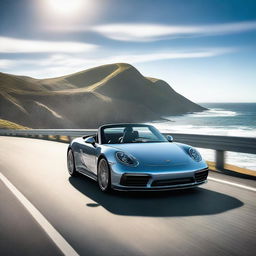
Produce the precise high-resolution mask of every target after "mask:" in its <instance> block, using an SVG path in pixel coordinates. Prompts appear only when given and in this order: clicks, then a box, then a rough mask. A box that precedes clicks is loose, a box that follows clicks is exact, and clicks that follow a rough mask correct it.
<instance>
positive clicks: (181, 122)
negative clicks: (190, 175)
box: [152, 103, 256, 171]
mask: <svg viewBox="0 0 256 256" xmlns="http://www.w3.org/2000/svg"><path fill="white" fill-rule="evenodd" d="M200 105H201V106H203V107H206V108H207V109H208V110H206V111H203V112H199V113H190V114H186V115H182V116H167V117H164V118H165V120H163V121H155V122H152V124H153V125H154V126H156V127H157V128H158V129H159V130H160V131H162V132H165V131H168V132H170V133H171V132H174V133H175V132H177V133H193V134H206V135H225V136H241V137H253V138H256V103H200ZM199 151H200V152H201V154H202V156H203V157H204V158H205V159H206V160H209V161H214V151H213V150H208V149H199ZM226 162H227V163H228V164H233V165H236V166H239V167H243V168H247V169H250V170H254V171H256V155H253V154H244V153H236V152H226Z"/></svg>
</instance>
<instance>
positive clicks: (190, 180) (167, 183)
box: [152, 178, 194, 187]
mask: <svg viewBox="0 0 256 256" xmlns="http://www.w3.org/2000/svg"><path fill="white" fill-rule="evenodd" d="M193 182H194V179H193V178H180V179H168V180H155V181H153V182H152V187H156V186H172V185H181V184H188V183H193Z"/></svg>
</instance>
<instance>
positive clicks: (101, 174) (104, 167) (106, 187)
mask: <svg viewBox="0 0 256 256" xmlns="http://www.w3.org/2000/svg"><path fill="white" fill-rule="evenodd" d="M98 184H99V187H100V189H101V191H103V192H110V191H111V174H110V169H109V165H108V162H107V160H106V159H105V158H101V159H100V161H99V164H98Z"/></svg>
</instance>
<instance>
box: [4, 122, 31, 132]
mask: <svg viewBox="0 0 256 256" xmlns="http://www.w3.org/2000/svg"><path fill="white" fill-rule="evenodd" d="M0 129H20V130H26V129H29V128H28V127H26V126H23V125H20V124H16V123H13V122H11V121H7V120H4V119H0Z"/></svg>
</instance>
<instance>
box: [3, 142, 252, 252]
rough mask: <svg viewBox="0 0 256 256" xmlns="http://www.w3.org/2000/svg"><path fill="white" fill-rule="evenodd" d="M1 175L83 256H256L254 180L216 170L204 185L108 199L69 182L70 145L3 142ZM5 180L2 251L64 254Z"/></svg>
mask: <svg viewBox="0 0 256 256" xmlns="http://www.w3.org/2000/svg"><path fill="white" fill-rule="evenodd" d="M0 145H1V146H0V173H1V174H2V175H3V176H4V177H5V178H7V180H8V181H9V182H10V183H11V184H12V185H13V186H14V187H15V188H16V189H17V190H18V191H19V192H20V193H22V195H23V196H24V197H25V198H26V199H27V200H28V201H29V202H30V203H31V204H32V205H33V206H34V207H35V208H36V209H37V210H38V211H39V212H40V213H41V215H42V216H43V217H44V218H45V219H46V220H47V221H48V222H49V223H50V224H51V225H52V227H53V228H54V229H55V230H56V232H58V233H59V234H60V235H61V236H62V238H63V239H64V240H65V241H66V243H67V244H69V245H70V246H71V247H72V248H73V249H74V251H75V252H76V253H77V254H79V255H117V256H122V255H129V256H133V255H152V256H155V255H157V256H161V255H184V256H188V255H190V256H193V255H195V256H198V255H214V256H215V255H243V256H244V255H255V252H256V225H255V224H256V191H253V190H249V189H247V187H250V188H251V187H252V188H253V187H254V188H255V187H256V184H255V183H256V182H255V181H246V180H242V179H238V178H231V177H229V176H226V175H221V174H216V173H212V174H210V177H213V178H215V179H221V180H226V181H230V182H232V184H233V183H239V184H242V185H245V186H246V187H245V188H241V187H237V186H235V185H232V184H223V183H220V182H218V181H216V180H215V181H214V180H209V182H208V183H207V184H206V185H203V186H201V187H200V188H196V189H190V190H182V191H170V192H157V193H152V192H151V193H145V192H144V193H124V192H122V193H121V192H118V193H115V194H112V195H106V194H103V193H102V192H100V191H99V189H98V187H97V184H96V183H95V182H93V181H91V180H89V179H87V178H86V177H83V176H79V177H77V178H72V177H69V175H68V172H67V168H66V150H67V144H64V143H58V142H50V141H44V140H36V139H26V138H14V137H0ZM62 253H63V251H61V249H60V247H58V246H57V245H56V244H55V242H54V241H53V240H52V239H51V237H50V236H49V234H48V233H47V231H45V230H44V229H43V227H42V225H40V224H38V222H37V221H36V220H35V219H34V217H33V216H32V215H31V213H30V212H29V210H28V209H27V208H25V207H24V206H23V204H22V202H21V201H20V200H19V199H18V198H17V197H16V196H15V195H14V194H13V192H12V191H11V190H10V189H9V188H8V187H7V186H6V184H5V183H4V182H3V181H1V179H0V254H1V255H26V256H28V255H62Z"/></svg>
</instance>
